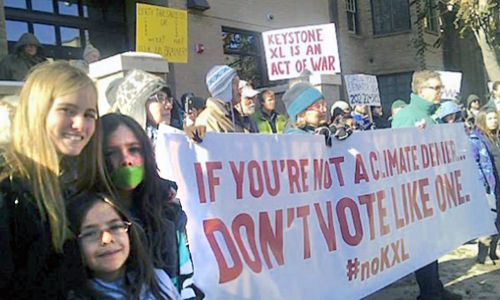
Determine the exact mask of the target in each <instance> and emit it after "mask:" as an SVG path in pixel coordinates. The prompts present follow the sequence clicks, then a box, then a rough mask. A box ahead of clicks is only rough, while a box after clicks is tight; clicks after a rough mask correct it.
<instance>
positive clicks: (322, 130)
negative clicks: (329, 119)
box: [314, 126, 332, 147]
mask: <svg viewBox="0 0 500 300" xmlns="http://www.w3.org/2000/svg"><path fill="white" fill-rule="evenodd" d="M314 134H316V135H323V136H324V137H325V143H326V145H327V146H328V147H331V146H332V140H331V135H332V132H331V130H330V128H329V127H328V126H321V127H318V128H316V129H315V130H314Z"/></svg>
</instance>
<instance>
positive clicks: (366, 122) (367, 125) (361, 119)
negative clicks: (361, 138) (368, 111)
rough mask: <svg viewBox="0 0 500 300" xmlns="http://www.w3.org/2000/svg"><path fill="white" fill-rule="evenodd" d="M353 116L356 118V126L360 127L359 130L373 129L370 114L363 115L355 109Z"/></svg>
mask: <svg viewBox="0 0 500 300" xmlns="http://www.w3.org/2000/svg"><path fill="white" fill-rule="evenodd" d="M351 116H352V118H353V119H354V122H356V127H358V128H359V130H370V129H372V126H373V124H372V123H371V122H370V117H369V116H368V115H365V116H363V115H360V114H358V113H357V112H355V111H353V112H352V113H351Z"/></svg>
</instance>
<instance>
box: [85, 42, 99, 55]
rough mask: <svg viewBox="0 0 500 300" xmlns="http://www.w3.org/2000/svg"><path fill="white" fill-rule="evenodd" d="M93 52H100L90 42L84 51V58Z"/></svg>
mask: <svg viewBox="0 0 500 300" xmlns="http://www.w3.org/2000/svg"><path fill="white" fill-rule="evenodd" d="M93 52H97V53H99V50H98V49H97V48H96V47H94V46H92V45H91V44H88V45H87V47H85V50H84V51H83V58H85V57H87V56H88V55H90V54H91V53H93Z"/></svg>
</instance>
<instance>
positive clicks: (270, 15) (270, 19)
mask: <svg viewBox="0 0 500 300" xmlns="http://www.w3.org/2000/svg"><path fill="white" fill-rule="evenodd" d="M267 19H268V20H269V21H272V20H274V15H273V14H271V13H268V14H267Z"/></svg>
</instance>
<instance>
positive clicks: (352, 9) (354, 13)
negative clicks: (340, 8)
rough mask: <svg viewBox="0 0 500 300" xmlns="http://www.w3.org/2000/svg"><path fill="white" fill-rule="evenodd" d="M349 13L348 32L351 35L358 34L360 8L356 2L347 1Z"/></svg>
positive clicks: (354, 0)
mask: <svg viewBox="0 0 500 300" xmlns="http://www.w3.org/2000/svg"><path fill="white" fill-rule="evenodd" d="M346 12H347V30H348V31H349V32H351V33H354V34H358V33H359V28H358V7H357V5H356V0H346Z"/></svg>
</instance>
